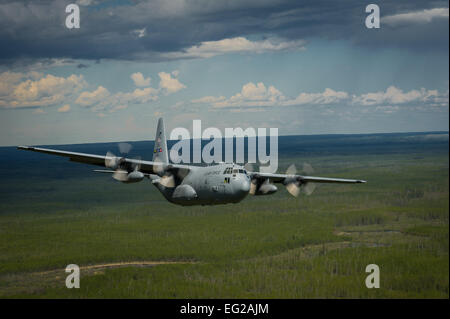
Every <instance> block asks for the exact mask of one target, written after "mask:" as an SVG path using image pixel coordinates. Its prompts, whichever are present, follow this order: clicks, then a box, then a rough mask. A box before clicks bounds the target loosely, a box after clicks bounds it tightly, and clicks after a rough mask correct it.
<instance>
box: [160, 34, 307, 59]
mask: <svg viewBox="0 0 450 319" xmlns="http://www.w3.org/2000/svg"><path fill="white" fill-rule="evenodd" d="M304 49H305V41H303V40H295V41H283V40H274V39H271V40H269V39H266V40H262V41H250V40H247V39H246V38H244V37H236V38H230V39H222V40H218V41H204V42H201V43H200V44H198V45H195V46H192V47H190V48H187V49H185V50H183V51H180V52H170V53H167V54H166V55H165V56H166V57H168V58H171V59H179V58H211V57H213V56H216V55H222V54H227V53H264V52H275V51H285V50H304Z"/></svg>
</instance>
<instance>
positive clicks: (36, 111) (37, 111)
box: [33, 109, 46, 114]
mask: <svg viewBox="0 0 450 319" xmlns="http://www.w3.org/2000/svg"><path fill="white" fill-rule="evenodd" d="M33 114H46V113H45V111H44V110H43V109H34V110H33Z"/></svg>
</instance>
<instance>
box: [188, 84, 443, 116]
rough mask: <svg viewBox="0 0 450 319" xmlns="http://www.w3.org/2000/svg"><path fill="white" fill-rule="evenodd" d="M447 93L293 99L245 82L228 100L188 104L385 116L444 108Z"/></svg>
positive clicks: (392, 91)
mask: <svg viewBox="0 0 450 319" xmlns="http://www.w3.org/2000/svg"><path fill="white" fill-rule="evenodd" d="M448 95H449V92H448V91H447V92H444V93H440V92H438V91H437V90H426V89H424V88H421V89H419V90H411V91H408V92H403V91H402V90H401V89H399V88H397V87H395V86H390V87H388V88H387V89H386V91H381V92H370V93H364V94H360V95H354V94H353V95H351V94H349V93H348V92H344V91H335V90H333V89H330V88H326V89H325V90H324V91H323V92H319V93H309V92H301V93H300V94H298V95H297V97H295V98H290V97H287V96H285V95H284V94H283V93H282V92H281V91H280V90H278V89H276V88H275V87H274V86H269V87H266V86H265V85H264V83H262V82H259V83H257V84H254V83H253V82H249V83H247V84H245V85H243V86H242V89H241V92H239V93H236V94H235V95H233V96H231V97H230V98H226V97H224V96H219V97H214V96H204V97H202V98H199V99H194V100H191V103H199V104H202V103H203V104H209V105H210V106H211V107H212V108H246V109H250V108H253V109H255V108H257V107H281V106H312V105H319V106H320V105H356V106H380V108H377V109H376V110H380V111H383V112H385V113H388V112H390V111H396V110H398V108H397V106H396V105H408V106H413V105H418V104H422V105H427V106H429V107H430V106H431V107H445V106H448V103H449V99H448Z"/></svg>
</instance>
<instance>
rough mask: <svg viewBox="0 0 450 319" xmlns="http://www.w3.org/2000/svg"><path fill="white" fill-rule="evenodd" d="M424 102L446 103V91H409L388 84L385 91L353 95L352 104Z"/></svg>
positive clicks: (434, 104)
mask: <svg viewBox="0 0 450 319" xmlns="http://www.w3.org/2000/svg"><path fill="white" fill-rule="evenodd" d="M419 102H426V103H427V104H431V105H433V106H438V105H440V106H445V105H448V91H447V92H446V93H439V92H438V91H437V90H426V89H424V88H421V89H420V90H411V91H409V92H403V91H402V90H401V89H399V88H396V87H395V86H390V87H388V88H387V89H386V91H385V92H383V91H380V92H373V93H366V94H361V95H359V96H353V101H352V103H353V104H359V105H364V106H367V105H380V104H389V105H392V104H406V103H419Z"/></svg>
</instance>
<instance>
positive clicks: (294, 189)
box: [286, 183, 300, 197]
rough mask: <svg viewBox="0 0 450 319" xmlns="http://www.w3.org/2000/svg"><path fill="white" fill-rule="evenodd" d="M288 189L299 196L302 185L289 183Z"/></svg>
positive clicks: (295, 195)
mask: <svg viewBox="0 0 450 319" xmlns="http://www.w3.org/2000/svg"><path fill="white" fill-rule="evenodd" d="M286 189H287V191H288V192H289V193H290V194H291V195H292V196H294V197H298V194H299V193H300V187H299V186H298V184H297V183H289V184H287V185H286Z"/></svg>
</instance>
